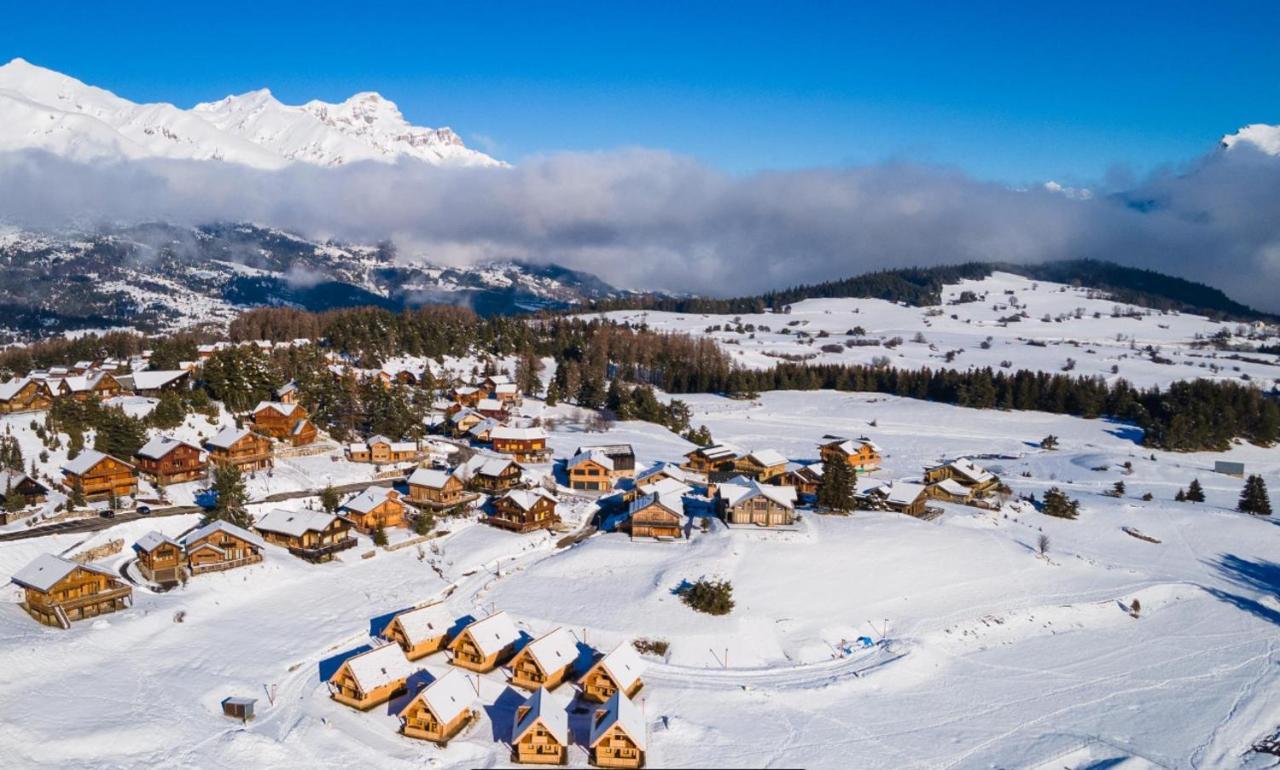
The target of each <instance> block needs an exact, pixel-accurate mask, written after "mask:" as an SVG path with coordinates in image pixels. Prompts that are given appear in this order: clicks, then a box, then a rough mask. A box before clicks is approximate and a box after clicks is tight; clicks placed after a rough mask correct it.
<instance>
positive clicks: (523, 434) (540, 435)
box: [489, 425, 547, 441]
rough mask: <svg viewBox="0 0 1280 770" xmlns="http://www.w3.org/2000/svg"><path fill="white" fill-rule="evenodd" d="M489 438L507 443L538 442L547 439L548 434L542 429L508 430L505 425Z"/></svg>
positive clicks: (499, 427)
mask: <svg viewBox="0 0 1280 770" xmlns="http://www.w3.org/2000/svg"><path fill="white" fill-rule="evenodd" d="M489 438H491V439H493V440H495V441H496V440H498V439H503V440H506V441H536V440H538V439H544V440H545V439H546V438H547V432H546V431H545V430H543V429H542V428H508V427H506V426H505V425H501V426H498V427H497V428H494V429H493V432H492V433H490V434H489Z"/></svg>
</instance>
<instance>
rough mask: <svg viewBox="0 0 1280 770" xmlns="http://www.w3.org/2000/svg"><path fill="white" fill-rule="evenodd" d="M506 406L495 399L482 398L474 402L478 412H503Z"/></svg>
mask: <svg viewBox="0 0 1280 770" xmlns="http://www.w3.org/2000/svg"><path fill="white" fill-rule="evenodd" d="M506 410H507V405H506V404H504V403H502V402H501V401H499V400H498V399H496V398H482V399H480V400H479V401H477V402H476V411H478V412H505V411H506Z"/></svg>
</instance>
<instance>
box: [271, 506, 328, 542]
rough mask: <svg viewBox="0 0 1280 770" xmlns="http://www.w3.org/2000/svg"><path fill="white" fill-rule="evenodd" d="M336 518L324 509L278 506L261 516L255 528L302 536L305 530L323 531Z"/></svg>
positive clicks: (291, 535)
mask: <svg viewBox="0 0 1280 770" xmlns="http://www.w3.org/2000/svg"><path fill="white" fill-rule="evenodd" d="M336 518H338V517H337V516H334V515H333V514H331V513H325V512H324V511H284V510H280V509H278V508H277V509H276V510H274V511H271V512H269V513H267V514H266V515H264V516H262V517H261V518H259V519H258V521H257V523H256V524H254V525H253V528H254V529H256V530H258V531H259V532H278V533H280V534H282V535H288V536H290V537H301V536H302V534H303V533H305V532H323V531H324V530H325V528H326V527H328V526H329V525H330V524H332V523H333V520H334V519H336Z"/></svg>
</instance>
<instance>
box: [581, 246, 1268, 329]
mask: <svg viewBox="0 0 1280 770" xmlns="http://www.w3.org/2000/svg"><path fill="white" fill-rule="evenodd" d="M997 270H998V271H1003V272H1007V273H1014V274H1016V275H1021V276H1025V277H1027V278H1033V279H1036V280H1041V281H1053V282H1055V283H1066V284H1076V285H1079V286H1086V287H1089V288H1091V289H1096V290H1098V291H1102V292H1105V293H1107V294H1108V295H1110V296H1111V297H1112V298H1114V299H1115V300H1116V301H1117V302H1125V303H1129V304H1134V305H1141V306H1143V307H1151V308H1156V309H1160V310H1178V311H1182V312H1189V313H1197V314H1201V315H1207V316H1211V317H1221V318H1232V319H1244V320H1256V319H1264V320H1276V318H1277V316H1274V315H1271V314H1268V313H1264V312H1262V311H1259V310H1255V309H1253V308H1251V307H1249V306H1248V305H1244V304H1241V303H1239V302H1236V301H1234V300H1232V299H1231V298H1230V297H1228V296H1227V295H1226V294H1224V293H1223V292H1221V291H1220V290H1218V289H1215V288H1213V287H1211V286H1206V285H1204V284H1202V283H1197V282H1195V281H1188V280H1186V279H1184V278H1177V277H1174V276H1170V275H1165V274H1163V273H1158V272H1155V271H1153V270H1142V269H1139V268H1133V267H1125V266H1123V265H1117V264H1115V263H1112V262H1103V261H1098V260H1088V259H1080V260H1066V261H1060V262H1046V263H1042V264H1031V265H1021V264H1013V263H1005V262H968V263H964V264H960V265H945V266H941V267H929V268H905V269H900V270H882V271H877V272H874V273H864V274H862V275H858V276H854V277H852V278H843V279H840V280H836V281H826V282H823V283H816V284H809V285H804V286H796V287H793V288H789V289H783V290H780V291H773V292H766V293H764V294H760V295H756V296H751V297H736V298H733V299H711V298H705V297H664V296H645V297H628V298H625V299H621V300H604V301H600V302H597V303H595V304H594V305H593V307H595V308H597V309H601V310H609V309H626V308H646V309H652V310H669V311H675V312H682V313H754V312H759V311H761V310H763V309H764V308H780V307H783V306H785V305H789V304H792V303H793V302H799V301H801V300H806V299H828V298H836V297H860V298H870V299H883V300H887V301H890V302H905V303H907V304H909V305H919V306H924V305H937V304H940V303H941V302H942V287H943V286H946V285H949V284H954V283H956V282H958V281H961V280H966V279H968V280H976V279H980V278H985V277H987V276H989V275H991V273H993V272H995V271H997Z"/></svg>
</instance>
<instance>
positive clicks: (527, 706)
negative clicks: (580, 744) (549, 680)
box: [511, 687, 569, 765]
mask: <svg viewBox="0 0 1280 770" xmlns="http://www.w3.org/2000/svg"><path fill="white" fill-rule="evenodd" d="M568 756H569V701H568V699H567V698H563V697H561V696H558V695H554V694H552V693H551V692H549V691H547V690H546V689H545V688H541V687H539V688H538V689H537V690H534V692H533V694H532V695H530V696H529V698H528V700H526V701H525V702H524V703H522V704H521V705H519V706H517V707H516V716H515V725H514V726H513V727H512V729H511V761H513V762H518V763H520V764H525V765H563V764H564V763H565V762H566V761H567V759H568Z"/></svg>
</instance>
